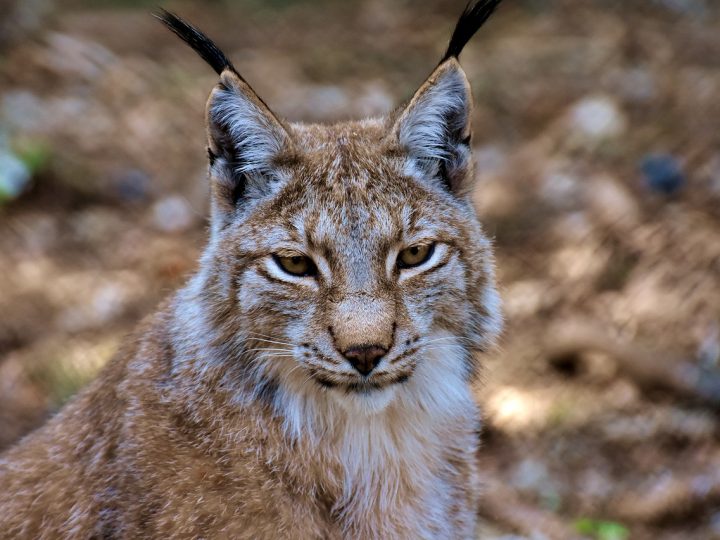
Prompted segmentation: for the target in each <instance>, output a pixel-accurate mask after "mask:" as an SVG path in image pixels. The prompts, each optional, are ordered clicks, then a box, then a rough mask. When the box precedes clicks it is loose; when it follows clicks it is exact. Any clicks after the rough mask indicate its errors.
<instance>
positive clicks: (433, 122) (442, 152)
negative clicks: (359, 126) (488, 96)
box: [393, 58, 472, 194]
mask: <svg viewBox="0 0 720 540" xmlns="http://www.w3.org/2000/svg"><path fill="white" fill-rule="evenodd" d="M471 113H472V95H471V93H470V84H469V83H468V80H467V77H466V76H465V73H464V72H463V70H462V68H461V67H460V64H458V62H457V60H456V59H455V58H450V59H447V60H445V61H444V62H442V63H441V64H440V65H439V66H438V67H437V68H436V69H435V71H434V72H433V73H432V75H430V77H429V78H428V79H427V81H425V83H424V84H423V85H422V86H421V87H420V89H419V90H418V91H417V92H416V93H415V95H414V96H413V98H412V99H411V100H410V103H409V104H408V105H407V107H405V109H404V110H403V111H402V112H401V113H400V116H399V117H398V119H397V121H396V122H395V127H394V130H393V133H394V136H395V137H396V140H397V142H398V143H399V145H400V147H401V148H402V149H403V151H404V152H406V153H407V156H408V159H409V165H410V167H411V168H413V169H415V170H416V171H419V172H420V174H422V175H423V176H426V177H432V178H438V179H439V180H441V181H442V182H443V183H444V184H445V185H446V187H447V188H448V189H449V190H450V191H451V192H453V193H456V194H462V193H464V192H465V191H466V190H467V188H468V186H467V184H468V179H469V178H470V177H471V176H472V175H471V172H472V171H471V168H472V167H471V165H472V163H471V158H470V118H471Z"/></svg>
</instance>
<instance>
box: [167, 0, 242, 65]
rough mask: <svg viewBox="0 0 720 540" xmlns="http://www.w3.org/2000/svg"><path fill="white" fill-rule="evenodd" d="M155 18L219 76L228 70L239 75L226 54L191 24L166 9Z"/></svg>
mask: <svg viewBox="0 0 720 540" xmlns="http://www.w3.org/2000/svg"><path fill="white" fill-rule="evenodd" d="M153 17H155V18H156V19H158V20H159V21H160V22H161V23H163V24H164V25H165V26H167V27H168V28H169V29H170V30H171V31H172V32H173V33H174V34H175V35H176V36H178V37H179V38H180V39H182V40H183V41H184V42H185V43H187V44H188V45H190V47H192V48H193V50H194V51H195V52H196V53H198V54H199V55H200V57H201V58H202V59H203V60H205V61H206V62H207V63H208V64H210V66H211V67H212V68H213V69H214V70H215V72H216V73H217V74H218V75H220V74H221V73H222V72H223V71H224V70H226V69H231V70H232V71H234V72H235V73H237V71H236V70H235V68H234V67H233V65H232V63H231V62H230V60H228V59H227V56H225V53H223V52H222V51H221V50H220V49H219V48H218V46H217V45H215V43H213V41H212V40H211V39H210V38H209V37H207V36H206V35H205V34H203V33H202V32H201V31H200V30H198V29H197V28H195V27H194V26H193V25H191V24H190V23H188V22H186V21H184V20H183V19H181V18H180V17H178V16H177V15H175V14H174V13H170V12H169V11H166V10H164V9H159V10H158V11H157V12H156V13H153Z"/></svg>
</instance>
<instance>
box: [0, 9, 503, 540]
mask: <svg viewBox="0 0 720 540" xmlns="http://www.w3.org/2000/svg"><path fill="white" fill-rule="evenodd" d="M499 3H500V0H481V1H476V2H474V3H471V4H469V5H468V6H467V8H466V9H465V11H464V13H463V14H462V16H461V17H460V19H459V22H458V24H457V27H456V29H455V31H454V33H453V35H452V38H451V40H450V44H449V46H448V49H447V52H446V53H445V55H444V56H443V57H442V60H441V62H440V63H439V65H438V66H437V67H436V68H435V69H434V71H433V72H432V74H431V75H430V76H429V77H428V79H427V80H426V81H425V82H424V83H423V84H422V86H421V87H420V89H419V90H418V91H417V92H416V93H415V95H414V96H413V97H412V98H411V99H410V100H409V102H408V103H407V104H406V105H405V106H403V107H400V108H398V109H397V110H396V111H395V112H393V113H391V114H389V115H388V116H387V117H383V118H375V119H369V120H362V121H349V122H344V123H339V124H336V125H308V124H303V123H288V122H286V121H284V120H282V119H280V118H279V117H278V116H276V115H275V114H273V113H272V112H271V111H270V109H269V108H268V106H267V105H266V104H265V103H264V102H263V101H262V100H261V99H260V98H259V97H258V96H257V95H256V94H255V92H254V91H253V90H252V88H251V87H250V86H249V84H248V83H247V82H246V81H245V80H244V79H243V77H242V76H241V75H240V74H239V72H238V71H237V70H236V69H235V67H234V66H233V65H232V64H231V63H230V61H229V60H228V59H227V58H226V57H225V55H224V54H223V53H222V52H221V51H220V49H218V47H217V46H216V45H215V44H214V43H213V42H212V41H210V39H209V38H207V37H206V36H205V35H204V34H202V33H201V32H200V31H199V30H197V29H196V28H194V27H193V26H191V25H190V24H188V23H186V22H185V21H183V20H182V19H180V18H178V17H177V16H175V15H173V14H170V13H168V12H161V13H159V14H158V17H159V18H160V19H161V21H162V22H163V23H164V24H165V25H167V26H168V27H169V28H170V29H171V30H172V31H174V32H175V33H176V34H177V35H178V36H179V37H181V38H182V39H183V40H184V41H185V42H187V43H188V44H189V45H190V46H191V47H192V48H193V49H195V51H196V52H197V53H198V54H199V55H200V56H201V57H202V58H203V59H204V60H205V61H206V62H207V63H208V64H210V66H211V67H213V68H214V69H215V71H216V72H217V73H218V75H219V82H218V84H217V86H215V88H214V89H213V90H212V93H211V94H210V97H209V100H208V102H207V109H206V111H207V134H208V155H209V178H210V186H211V226H210V232H209V240H208V243H207V247H206V248H205V250H204V253H203V255H202V257H201V259H200V264H199V270H198V271H197V273H196V274H195V275H194V276H193V277H192V278H191V279H190V280H189V282H188V283H187V285H186V286H185V287H184V288H182V289H181V290H180V291H179V292H177V293H176V294H175V295H174V296H172V297H171V298H170V299H169V300H167V301H166V302H165V303H164V304H163V305H162V306H161V307H160V309H159V311H158V312H157V313H156V314H154V315H152V316H150V317H149V318H148V319H147V320H145V322H144V323H142V324H141V326H140V328H139V329H138V330H137V332H136V334H135V337H134V339H132V340H130V341H129V342H128V343H127V344H126V345H125V347H124V348H123V349H122V350H121V351H120V352H119V354H118V355H117V356H116V358H115V359H114V360H112V361H111V362H110V363H109V365H108V366H107V367H106V368H105V369H104V370H103V371H102V373H101V374H100V375H99V377H98V378H97V380H96V381H94V383H92V384H91V385H90V386H89V387H88V388H86V389H85V390H84V391H82V392H80V393H79V394H78V395H77V396H76V397H75V398H74V399H73V400H72V401H70V402H69V403H68V404H67V405H66V406H65V407H64V408H63V409H62V410H61V411H60V412H59V413H58V414H57V415H55V416H54V418H52V419H51V420H50V421H49V422H48V424H47V425H45V426H44V427H42V428H41V429H39V430H38V431H36V432H34V433H32V434H30V435H29V436H27V437H26V438H25V439H23V440H22V441H21V442H20V443H19V444H17V445H16V446H15V447H13V448H11V449H9V450H8V451H7V452H6V453H5V454H4V455H2V456H0V486H1V487H0V531H2V532H1V533H0V535H2V536H3V537H8V538H32V539H39V538H53V539H54V538H98V539H99V538H103V539H109V538H133V539H134V538H247V539H261V538H268V539H274V538H297V539H325V538H327V539H335V538H337V539H340V538H342V539H373V538H377V539H393V538H407V539H421V538H425V539H443V538H446V539H457V538H472V537H474V534H475V533H474V530H475V526H476V512H477V509H478V504H479V493H480V487H481V478H480V474H479V471H478V466H477V464H476V453H477V450H478V443H479V441H478V432H479V429H480V415H479V410H478V407H477V405H476V403H475V402H474V400H473V397H472V392H471V383H472V381H473V379H474V377H475V375H476V373H477V371H478V369H479V366H478V362H479V360H478V358H477V356H478V355H479V353H481V352H482V351H484V350H486V349H487V348H488V347H490V346H491V345H492V343H493V342H494V340H495V338H496V336H497V335H498V333H499V331H500V328H501V313H500V301H499V297H498V294H497V292H496V285H495V278H494V266H493V265H494V263H493V253H492V246H491V243H490V241H489V240H488V238H487V237H486V236H485V235H484V234H483V231H482V229H481V225H480V223H479V221H478V218H477V216H476V212H475V210H474V209H473V206H472V203H471V201H470V197H469V193H470V191H471V189H472V187H473V164H472V157H471V148H470V119H471V108H472V98H471V92H470V87H469V84H468V80H467V78H466V76H465V74H464V72H463V70H462V68H461V67H460V65H459V63H458V56H459V54H460V52H461V50H462V49H463V47H464V46H465V44H466V43H467V42H468V41H469V39H470V38H471V37H472V36H473V34H474V33H475V32H476V31H477V29H478V28H479V27H480V26H482V24H483V23H484V22H485V21H486V20H487V19H488V17H489V16H490V15H491V14H492V12H493V11H494V10H495V8H496V7H497V5H498V4H499Z"/></svg>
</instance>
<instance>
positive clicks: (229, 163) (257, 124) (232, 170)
mask: <svg viewBox="0 0 720 540" xmlns="http://www.w3.org/2000/svg"><path fill="white" fill-rule="evenodd" d="M155 17H156V18H157V19H159V20H160V22H162V23H163V24H164V25H165V26H167V27H168V28H169V29H170V30H171V31H172V32H173V33H175V34H176V35H177V36H178V37H179V38H180V39H182V40H183V41H184V42H185V43H187V44H188V45H189V46H190V47H192V49H193V50H194V51H195V52H196V53H198V55H199V56H200V57H201V58H202V59H203V60H205V61H206V62H207V63H208V64H209V65H210V67H212V68H213V69H214V70H215V72H216V73H217V74H218V75H220V82H219V83H218V84H217V86H216V87H215V88H214V89H213V91H212V93H211V94H210V98H209V99H208V103H207V112H206V116H207V128H208V156H209V157H210V175H211V177H212V179H213V186H212V188H213V194H214V197H213V213H214V218H216V219H215V221H216V225H217V224H218V222H219V221H222V220H220V219H219V218H220V216H219V215H218V214H219V213H227V212H230V211H232V210H234V209H235V208H236V207H237V205H238V203H239V202H241V199H248V200H251V199H257V198H259V197H261V196H263V195H266V194H268V193H271V192H272V191H274V190H275V189H277V186H278V185H279V183H280V179H281V174H280V173H279V171H278V170H277V167H276V165H277V164H278V163H279V162H280V161H281V160H283V158H285V159H286V158H287V157H288V156H291V155H293V145H292V139H291V137H290V135H289V133H288V131H287V130H286V129H285V127H284V126H283V124H282V122H280V120H278V118H277V117H276V116H275V115H274V114H273V113H272V111H270V109H269V108H268V106H267V105H265V103H264V102H263V101H262V100H261V99H260V98H259V97H258V95H257V94H256V93H255V91H254V90H253V89H252V88H251V87H250V85H249V84H248V83H247V82H246V81H245V80H244V79H243V78H242V77H241V76H240V74H238V72H237V70H236V69H235V67H234V66H233V65H232V63H231V62H230V60H228V58H227V57H226V56H225V54H224V53H223V52H222V51H221V50H220V48H219V47H218V46H217V45H215V43H214V42H213V41H212V40H211V39H210V38H209V37H207V36H206V35H205V34H203V33H202V32H201V31H200V30H198V29H197V28H195V27H194V26H193V25H191V24H190V23H188V22H187V21H184V20H183V19H181V18H180V17H178V16H177V15H175V14H173V13H170V12H168V11H165V10H162V9H161V10H159V11H158V12H157V13H155Z"/></svg>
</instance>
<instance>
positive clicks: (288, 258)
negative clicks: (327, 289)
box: [273, 253, 317, 277]
mask: <svg viewBox="0 0 720 540" xmlns="http://www.w3.org/2000/svg"><path fill="white" fill-rule="evenodd" d="M273 259H274V260H275V263H276V264H277V265H278V266H279V267H280V268H281V269H282V270H283V271H285V272H287V273H288V274H290V275H293V276H298V277H307V276H314V275H316V274H317V267H316V266H315V263H314V262H313V261H312V259H311V258H310V257H308V256H306V255H301V254H300V253H296V254H292V255H273Z"/></svg>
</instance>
